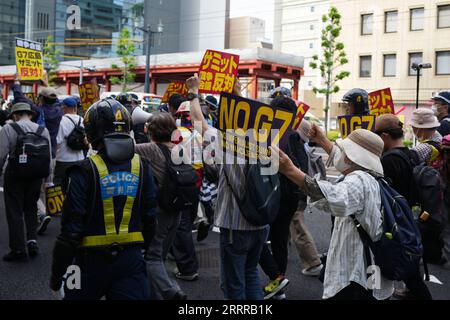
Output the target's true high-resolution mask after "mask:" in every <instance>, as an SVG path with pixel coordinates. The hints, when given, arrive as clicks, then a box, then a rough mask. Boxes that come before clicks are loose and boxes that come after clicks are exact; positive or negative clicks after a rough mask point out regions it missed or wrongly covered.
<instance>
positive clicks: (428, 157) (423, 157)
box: [412, 131, 442, 163]
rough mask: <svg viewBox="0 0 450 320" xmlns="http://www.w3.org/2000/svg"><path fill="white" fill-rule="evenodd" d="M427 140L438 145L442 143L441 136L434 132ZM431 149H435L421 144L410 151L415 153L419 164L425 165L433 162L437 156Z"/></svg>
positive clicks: (423, 143) (426, 144)
mask: <svg viewBox="0 0 450 320" xmlns="http://www.w3.org/2000/svg"><path fill="white" fill-rule="evenodd" d="M428 140H429V141H433V142H437V143H439V144H440V143H441V142H442V136H441V134H440V133H439V132H437V131H436V132H435V133H434V135H433V136H432V137H431V138H430V139H428ZM433 149H435V148H433V147H432V146H431V145H430V144H428V143H426V142H421V143H419V144H418V145H417V146H415V147H414V148H412V150H414V151H416V152H417V154H418V156H419V160H420V162H426V163H430V162H431V161H434V160H435V159H436V158H437V157H438V156H439V154H438V153H437V152H433Z"/></svg>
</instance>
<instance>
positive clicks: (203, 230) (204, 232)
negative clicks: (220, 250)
mask: <svg viewBox="0 0 450 320" xmlns="http://www.w3.org/2000/svg"><path fill="white" fill-rule="evenodd" d="M209 226H210V224H209V223H208V222H207V221H202V222H200V223H199V225H198V229H197V230H198V233H197V241H198V242H200V241H203V240H205V239H206V237H207V236H208V233H209Z"/></svg>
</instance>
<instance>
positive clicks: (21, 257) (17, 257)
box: [3, 251, 27, 262]
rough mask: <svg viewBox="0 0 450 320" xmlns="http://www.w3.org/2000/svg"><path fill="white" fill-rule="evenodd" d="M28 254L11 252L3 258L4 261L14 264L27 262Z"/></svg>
mask: <svg viewBox="0 0 450 320" xmlns="http://www.w3.org/2000/svg"><path fill="white" fill-rule="evenodd" d="M26 260H27V253H26V252H25V251H11V252H10V253H8V254H7V255H5V256H3V261H6V262H14V261H26Z"/></svg>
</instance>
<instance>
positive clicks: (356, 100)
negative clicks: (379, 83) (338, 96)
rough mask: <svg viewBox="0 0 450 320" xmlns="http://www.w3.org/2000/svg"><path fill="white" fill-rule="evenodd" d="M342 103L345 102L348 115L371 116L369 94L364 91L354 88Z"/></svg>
mask: <svg viewBox="0 0 450 320" xmlns="http://www.w3.org/2000/svg"><path fill="white" fill-rule="evenodd" d="M342 101H344V102H345V104H346V105H345V109H346V115H348V116H366V115H369V114H370V109H369V94H368V93H367V91H366V90H364V89H359V88H354V89H352V90H350V91H349V92H347V93H346V94H345V95H344V97H343V98H342Z"/></svg>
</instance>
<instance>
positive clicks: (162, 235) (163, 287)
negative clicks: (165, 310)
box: [145, 208, 180, 300]
mask: <svg viewBox="0 0 450 320" xmlns="http://www.w3.org/2000/svg"><path fill="white" fill-rule="evenodd" d="M156 221H157V225H156V230H155V236H154V237H153V239H152V240H151V242H150V246H149V247H148V249H147V254H146V256H145V260H146V261H147V270H148V275H149V278H150V283H151V286H152V289H154V290H152V293H154V296H152V299H158V300H161V299H166V300H168V299H172V298H173V297H174V295H175V294H176V293H177V292H179V291H180V287H179V286H178V284H177V283H176V281H174V280H172V279H171V278H170V277H169V275H168V274H167V270H166V266H165V264H164V261H165V259H166V257H167V253H168V252H169V249H170V247H171V246H172V243H173V239H174V238H175V234H176V232H177V229H178V225H179V223H180V214H171V213H168V212H163V211H161V210H160V209H159V208H158V209H157V211H156Z"/></svg>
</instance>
